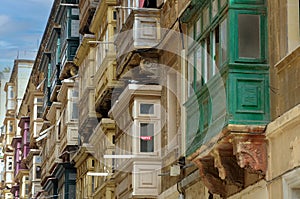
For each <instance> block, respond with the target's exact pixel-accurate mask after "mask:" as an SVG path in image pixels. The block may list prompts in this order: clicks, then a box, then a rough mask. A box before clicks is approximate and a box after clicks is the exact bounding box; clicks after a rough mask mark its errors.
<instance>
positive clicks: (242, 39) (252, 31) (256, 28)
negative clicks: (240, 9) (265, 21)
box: [238, 14, 260, 58]
mask: <svg viewBox="0 0 300 199" xmlns="http://www.w3.org/2000/svg"><path fill="white" fill-rule="evenodd" d="M238 26H239V30H238V34H239V57H243V58H259V57H260V16H259V15H252V14H239V15H238Z"/></svg>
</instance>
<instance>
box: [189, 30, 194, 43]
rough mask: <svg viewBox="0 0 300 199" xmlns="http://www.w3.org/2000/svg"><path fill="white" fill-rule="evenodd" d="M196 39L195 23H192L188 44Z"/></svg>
mask: <svg viewBox="0 0 300 199" xmlns="http://www.w3.org/2000/svg"><path fill="white" fill-rule="evenodd" d="M193 41H194V25H191V27H190V28H189V30H188V45H189V46H190V45H191V44H192V43H193Z"/></svg>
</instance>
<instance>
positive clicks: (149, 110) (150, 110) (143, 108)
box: [140, 104, 154, 114]
mask: <svg viewBox="0 0 300 199" xmlns="http://www.w3.org/2000/svg"><path fill="white" fill-rule="evenodd" d="M140 113H141V114H154V104H140Z"/></svg>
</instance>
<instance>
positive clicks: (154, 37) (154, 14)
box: [115, 8, 161, 75]
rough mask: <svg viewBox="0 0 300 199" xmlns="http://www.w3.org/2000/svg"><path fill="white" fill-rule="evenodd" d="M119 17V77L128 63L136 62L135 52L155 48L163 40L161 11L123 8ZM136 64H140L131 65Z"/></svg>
mask: <svg viewBox="0 0 300 199" xmlns="http://www.w3.org/2000/svg"><path fill="white" fill-rule="evenodd" d="M119 16H120V20H119V22H118V23H119V28H121V30H120V33H119V34H118V35H117V38H116V40H115V44H116V47H117V63H118V68H117V75H119V74H121V72H122V70H123V67H124V64H125V63H126V62H128V61H131V60H134V59H133V58H132V56H133V55H134V54H135V53H134V52H136V51H138V50H142V49H151V48H154V47H155V46H156V45H158V44H159V42H160V40H161V28H160V27H161V25H160V10H159V9H156V8H134V9H123V8H121V9H119ZM123 23H124V24H123ZM148 53H149V52H148ZM126 64H128V63H126ZM129 64H130V63H129ZM135 64H139V63H135V62H133V63H131V65H135Z"/></svg>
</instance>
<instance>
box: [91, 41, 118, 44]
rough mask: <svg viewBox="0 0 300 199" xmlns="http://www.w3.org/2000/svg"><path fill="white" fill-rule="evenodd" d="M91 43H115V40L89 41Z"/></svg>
mask: <svg viewBox="0 0 300 199" xmlns="http://www.w3.org/2000/svg"><path fill="white" fill-rule="evenodd" d="M88 43H89V44H115V43H114V42H113V41H88Z"/></svg>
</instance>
